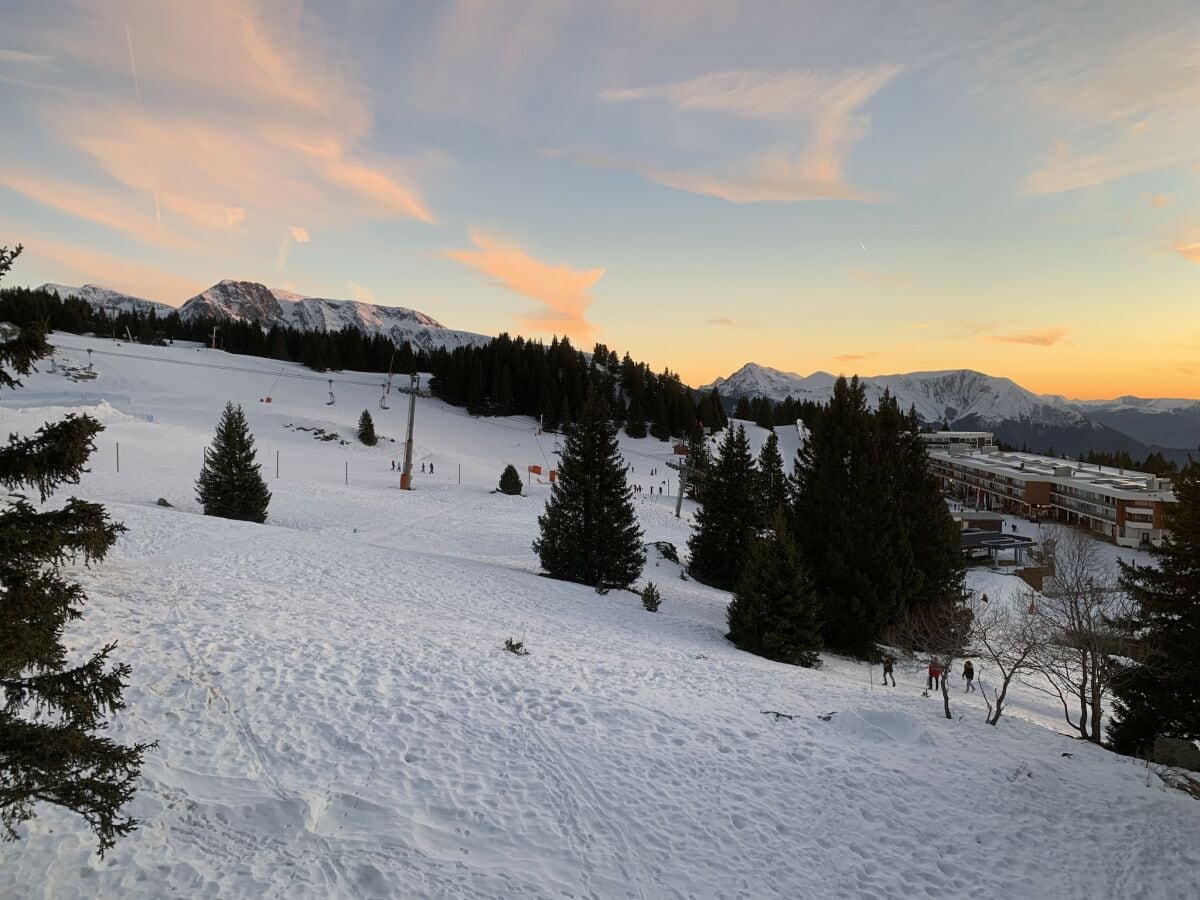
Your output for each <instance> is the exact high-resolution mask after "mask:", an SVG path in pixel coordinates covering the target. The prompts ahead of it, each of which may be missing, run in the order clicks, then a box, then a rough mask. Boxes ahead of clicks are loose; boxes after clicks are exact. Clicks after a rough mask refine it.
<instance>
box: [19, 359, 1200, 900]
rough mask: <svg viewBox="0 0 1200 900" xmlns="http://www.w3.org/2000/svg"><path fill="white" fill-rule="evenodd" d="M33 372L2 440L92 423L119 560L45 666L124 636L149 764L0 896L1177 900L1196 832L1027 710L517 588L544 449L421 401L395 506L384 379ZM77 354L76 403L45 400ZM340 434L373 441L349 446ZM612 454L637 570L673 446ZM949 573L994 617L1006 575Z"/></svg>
mask: <svg viewBox="0 0 1200 900" xmlns="http://www.w3.org/2000/svg"><path fill="white" fill-rule="evenodd" d="M55 343H56V344H57V345H58V346H59V348H60V350H59V356H58V366H57V368H58V371H57V372H56V373H53V374H52V373H50V372H48V371H47V370H46V367H45V366H43V372H42V373H40V374H38V375H35V376H31V377H29V378H28V379H26V387H25V388H23V389H22V390H20V391H18V392H16V393H12V392H6V393H5V394H4V395H0V404H2V406H3V408H0V427H2V428H3V429H4V430H5V431H6V433H10V432H28V431H30V430H32V429H34V428H36V427H37V426H38V425H39V424H40V423H41V422H42V421H44V420H46V419H48V418H53V417H57V416H60V415H61V414H63V413H64V412H65V411H67V410H69V409H74V408H79V407H81V406H86V407H87V408H88V411H89V412H90V413H91V414H93V415H96V416H98V417H99V418H100V419H101V420H102V421H103V422H104V423H105V425H106V426H107V430H106V431H105V432H104V433H103V434H101V435H100V437H99V439H98V442H97V448H98V449H97V453H96V454H95V455H94V457H93V462H92V471H91V473H90V474H88V475H87V476H85V478H84V480H83V483H82V485H81V486H80V487H79V488H78V489H77V491H76V493H78V494H79V495H80V496H84V497H88V498H92V499H98V500H102V501H104V502H105V503H106V504H108V506H109V509H110V511H111V513H112V515H113V516H114V517H115V518H117V519H119V520H121V521H123V522H124V523H125V524H126V525H127V526H128V528H129V531H128V533H127V534H126V535H125V536H124V537H123V538H122V539H121V541H120V542H119V543H118V545H117V547H116V548H115V549H114V551H113V553H112V554H111V555H110V557H109V559H108V560H107V561H106V562H105V563H103V564H102V565H99V566H96V567H94V568H93V569H90V570H88V569H83V568H79V569H78V571H77V574H78V577H79V578H80V580H81V581H82V582H83V583H84V585H85V587H86V589H87V591H88V593H89V596H90V598H91V601H90V604H89V608H88V610H87V614H86V616H85V618H84V620H83V623H82V624H81V625H80V627H79V628H78V629H77V630H75V631H73V632H72V633H71V635H70V638H71V640H70V643H71V644H72V645H73V646H77V647H79V648H80V651H81V652H82V651H83V650H85V649H87V648H91V647H94V646H96V645H98V644H101V643H103V642H105V641H107V640H110V639H117V640H118V641H119V642H120V646H119V649H118V653H117V657H118V658H119V659H120V660H122V661H127V662H129V663H130V664H132V666H133V675H132V683H131V685H130V687H129V689H128V691H127V693H126V699H127V700H128V702H129V709H128V710H127V711H126V712H125V713H124V714H122V715H120V716H119V717H117V719H116V721H115V722H114V725H113V729H112V731H113V734H114V736H115V737H117V738H118V739H122V740H149V739H157V740H158V741H159V742H160V746H159V748H158V749H157V750H154V751H152V752H150V753H149V754H148V756H147V765H146V767H145V770H144V773H143V774H144V785H143V787H142V789H141V791H140V792H139V794H138V796H137V798H136V800H135V802H134V804H133V808H132V812H133V813H134V814H135V815H136V816H137V817H138V818H140V819H142V820H143V825H142V827H141V828H140V829H139V830H138V831H137V832H136V833H135V834H133V835H132V836H130V837H129V838H127V839H125V840H124V841H122V842H121V843H120V844H118V846H117V848H116V849H115V850H114V851H112V852H111V853H110V854H109V855H108V857H106V858H105V859H104V860H103V861H99V860H98V859H97V858H96V857H95V856H94V854H93V849H92V848H93V846H94V844H93V842H92V840H91V839H90V836H89V835H88V833H87V832H86V831H85V830H84V829H83V828H82V827H81V825H80V823H79V821H78V820H76V819H73V818H72V817H70V816H67V815H65V814H63V813H61V812H59V811H56V810H54V809H52V808H43V809H42V810H41V811H40V815H39V818H38V819H37V820H35V821H34V822H33V823H31V824H30V825H29V827H28V828H26V829H25V834H24V837H23V839H22V840H21V841H19V842H17V843H15V844H4V845H0V896H2V897H6V898H7V897H54V898H59V897H80V898H93V897H146V898H158V897H168V896H183V897H254V898H262V897H286V898H299V897H322V898H325V897H455V898H460V897H461V898H468V897H470V898H475V897H480V898H482V897H489V898H490V897H509V896H530V897H576V898H582V897H638V898H658V897H670V898H676V897H677V898H684V897H744V898H757V897H788V898H838V897H845V898H893V897H894V898H905V900H910V898H922V897H924V898H935V897H936V898H940V897H961V896H970V897H972V898H977V900H978V898H992V897H995V898H1003V897H1013V898H1071V897H1081V898H1082V897H1088V898H1103V897H1113V898H1118V897H1147V898H1160V897H1161V898H1167V897H1170V898H1192V897H1196V896H1200V804H1197V803H1196V802H1195V801H1194V800H1191V799H1189V798H1187V797H1185V796H1183V795H1182V794H1178V793H1173V792H1168V791H1165V790H1163V788H1162V787H1161V785H1159V784H1158V783H1157V781H1156V780H1155V779H1153V778H1149V779H1148V777H1147V772H1146V770H1145V769H1144V768H1143V767H1141V766H1139V765H1138V764H1137V763H1136V762H1134V761H1132V760H1128V759H1123V758H1121V757H1117V756H1114V755H1112V754H1110V753H1107V752H1106V751H1103V750H1101V749H1098V748H1096V747H1093V746H1091V745H1083V744H1080V743H1079V742H1077V741H1073V740H1071V739H1070V738H1068V737H1066V736H1065V735H1062V734H1059V733H1056V731H1055V730H1054V729H1055V728H1056V727H1058V726H1057V716H1058V713H1057V711H1056V710H1055V709H1054V708H1053V707H1052V706H1051V705H1049V704H1048V703H1047V702H1046V701H1045V698H1043V697H1041V696H1040V695H1037V694H1034V693H1031V692H1028V691H1026V690H1023V689H1021V688H1018V689H1017V696H1016V697H1015V698H1014V704H1013V706H1012V708H1011V709H1010V710H1009V713H1010V715H1008V716H1007V717H1006V718H1005V719H1003V720H1002V721H1001V724H1000V725H999V726H998V727H995V728H992V727H990V726H988V725H986V724H985V723H984V722H983V708H982V703H981V702H980V701H979V700H978V699H977V697H976V696H975V695H972V696H970V697H967V698H963V697H962V696H961V695H956V696H955V698H954V703H955V711H956V713H957V714H958V715H960V716H961V717H960V718H956V719H955V720H952V721H947V720H946V719H944V718H941V703H940V699H938V698H924V697H922V696H921V691H922V689H923V688H924V675H923V673H917V672H910V671H903V670H902V671H899V672H898V681H899V686H898V687H896V688H890V687H888V688H884V687H881V686H880V685H879V684H878V683H877V682H878V675H879V671H878V669H875V670H873V671H872V670H871V669H870V668H869V667H867V666H863V665H859V664H857V663H854V662H851V661H847V660H843V659H840V658H837V657H832V656H827V657H826V661H825V666H824V668H822V669H821V670H818V671H808V670H800V669H795V668H791V667H787V666H782V665H777V664H774V663H771V662H768V661H766V660H762V659H759V658H757V657H754V656H750V655H748V654H744V653H741V652H739V651H738V650H736V649H735V648H733V647H732V645H730V644H729V643H728V642H727V641H725V639H724V637H723V633H724V624H725V623H724V610H725V605H726V603H727V602H728V595H726V594H723V593H722V592H719V591H714V590H710V589H708V588H704V587H702V586H699V585H697V584H696V583H695V582H692V581H683V580H681V578H680V577H679V571H680V570H679V567H678V566H677V565H675V564H674V563H671V562H669V561H667V560H664V559H661V558H660V557H659V556H658V555H657V554H656V553H652V554H651V559H650V561H649V562H648V564H647V569H646V572H645V578H646V579H649V580H653V581H655V582H656V583H657V584H658V585H659V586H660V588H661V591H662V594H663V606H662V610H661V612H659V613H658V614H656V615H653V614H650V613H647V612H645V611H644V610H643V609H642V608H641V604H640V601H639V600H638V598H637V597H635V596H634V595H632V594H629V593H624V592H614V593H611V594H609V595H607V596H598V595H596V594H595V593H593V592H592V591H590V590H588V589H586V588H582V587H577V586H572V585H566V584H562V583H559V582H554V581H551V580H549V579H545V578H541V577H539V576H538V575H537V561H536V558H535V556H534V554H533V553H532V551H531V549H530V542H531V541H532V539H533V537H534V536H535V533H536V517H537V515H538V513H539V512H540V510H541V507H542V504H543V502H544V500H545V497H546V496H547V493H548V486H546V485H540V484H537V483H534V484H533V485H531V486H530V487H529V488H528V496H526V497H505V496H503V495H500V494H494V493H491V491H492V489H493V488H494V486H495V484H496V481H497V479H498V477H499V474H500V471H501V469H502V468H503V466H504V464H505V463H508V462H511V463H513V464H515V465H516V466H517V467H518V469H520V470H521V471H524V470H525V467H526V466H527V465H529V464H531V463H534V464H541V465H542V466H543V468H544V469H546V468H549V467H550V466H551V465H552V461H553V458H554V444H555V439H554V436H553V435H542V436H538V435H537V434H536V433H535V428H534V426H533V423H532V422H531V421H529V420H526V419H496V420H488V419H473V418H471V417H469V416H467V415H466V414H465V413H464V412H463V411H462V410H458V409H455V408H452V407H448V406H445V405H444V404H441V403H440V402H438V401H434V400H429V399H422V400H420V401H419V402H418V408H417V427H416V440H415V442H414V443H415V450H416V452H415V459H416V461H417V464H418V475H417V477H416V490H414V491H411V492H401V491H399V490H398V489H397V476H396V475H395V473H393V472H392V471H391V468H390V463H391V461H392V460H393V459H395V458H398V457H399V456H400V449H399V448H400V444H399V443H398V442H397V443H395V444H393V443H391V442H390V441H388V440H387V438H397V439H400V438H401V437H402V434H403V426H404V417H405V412H406V402H405V399H406V398H403V397H402V396H396V395H393V396H392V398H391V400H390V405H391V409H390V410H380V409H379V408H378V400H379V394H380V390H379V388H378V386H366V387H359V386H354V385H345V384H335V385H334V391H335V394H336V397H337V404H336V405H335V406H326V405H325V400H326V399H327V396H326V395H327V391H328V388H327V386H326V385H325V384H324V383H323V382H319V381H307V380H300V379H288V378H280V379H278V383H277V384H276V385H275V387H274V389H273V390H272V382H273V381H274V380H275V376H276V374H277V373H278V372H279V370H280V368H281V366H280V365H279V364H277V363H270V362H269V361H267V360H260V359H251V358H247V357H232V356H227V355H225V354H222V353H215V352H212V351H208V350H203V349H197V348H194V347H184V346H176V347H173V348H159V349H155V348H147V347H136V346H130V345H124V346H118V345H114V344H113V343H111V342H105V341H99V340H89V339H84V338H77V337H72V336H68V335H61V336H56V337H55ZM88 347H91V348H92V349H93V350H95V351H97V352H96V353H94V354H93V362H94V365H95V369H96V372H97V377H96V378H95V379H94V380H87V381H75V380H72V378H71V377H68V375H69V374H70V373H67V372H66V371H65V368H66V367H76V368H77V367H78V366H80V365H82V364H85V363H86V352H85V350H86V348H88ZM101 350H104V351H107V352H109V353H126V354H130V355H129V356H104V355H101V354H100V353H99V351H101ZM132 356H136V357H146V358H144V359H139V358H131V357H132ZM167 360H171V362H168V361H167ZM183 362H188V363H201V364H203V365H204V366H208V365H224V366H231V367H234V368H249V369H255V370H257V371H258V372H259V373H260V374H251V373H246V372H239V371H232V370H229V369H216V368H206V367H205V368H202V367H200V366H193V365H183V364H181V363H183ZM283 368H284V369H286V370H287V371H290V372H295V373H298V374H303V373H304V370H301V369H298V368H296V367H292V366H284V367H283ZM309 374H311V373H309ZM335 377H338V378H344V379H346V380H361V381H363V382H366V383H367V384H368V385H371V384H374V383H375V382H377V381H378V380H379V379H378V376H373V375H350V374H346V375H339V376H335ZM268 391H271V395H272V400H273V402H272V403H271V404H269V405H268V404H265V403H260V402H259V398H260V397H263V396H266V394H267V392H268ZM226 399H233V400H235V401H239V402H241V403H242V404H243V405H244V406H245V408H246V411H247V413H248V416H249V419H250V423H251V426H252V428H253V430H254V432H255V434H256V436H257V439H258V446H259V448H260V459H261V460H262V461H263V464H264V466H263V467H264V473H265V474H266V475H267V476H268V481H269V484H270V487H271V490H272V491H273V492H274V498H273V500H272V503H271V513H270V519H269V521H268V524H267V525H265V526H259V525H251V524H244V523H235V522H228V521H224V520H220V519H213V518H206V517H204V516H201V515H199V514H198V507H197V504H196V502H195V499H194V491H193V484H194V481H195V478H196V475H197V472H198V469H199V466H200V461H201V451H202V448H203V447H204V446H205V445H206V444H207V443H208V442H209V440H210V439H211V434H212V429H213V426H214V424H215V422H216V419H217V417H218V415H219V412H220V408H221V406H222V405H223V404H224V402H225V401H226ZM363 409H370V410H371V412H372V414H373V415H374V416H375V418H376V428H377V431H379V432H380V434H381V435H383V436H384V437H385V440H384V442H383V443H382V444H381V445H380V446H378V447H375V448H366V447H362V446H361V445H359V444H357V443H356V442H354V441H353V433H354V424H355V423H356V421H357V419H358V416H359V414H360V413H361V411H362V410H363ZM296 426H303V427H308V428H311V427H319V428H324V429H326V430H328V431H336V432H339V433H340V434H341V435H342V436H343V437H344V438H345V439H347V440H349V441H350V443H349V444H346V445H342V444H340V443H337V442H321V441H317V440H314V438H313V437H312V434H311V432H305V431H298V430H296ZM780 431H781V438H782V441H783V444H784V446H783V450H784V453H785V457H787V458H790V456H791V454H792V453H793V452H794V450H795V439H794V435H793V434H785V433H784V429H780ZM763 435H764V433H763V432H761V431H760V430H757V429H754V430H753V435H752V436H753V439H754V442H755V446H756V447H757V445H758V444H759V443H761V440H762V438H763ZM118 443H119V444H120V472H119V473H118V472H117V465H116V463H117V460H116V456H117V453H116V450H117V447H116V445H117V444H118ZM624 447H625V450H626V454H627V458H628V460H629V462H630V463H631V465H632V466H634V469H635V471H634V472H633V474H632V475H631V477H630V480H631V481H632V482H636V483H639V484H642V485H643V486H645V487H649V486H650V485H652V484H653V485H655V486H657V485H658V484H659V483H660V482H663V481H667V479H668V475H670V476H672V477H671V479H670V481H669V482H668V483H667V484H666V485H665V486H666V487H667V488H668V491H667V494H664V496H662V497H661V498H659V497H657V496H656V497H655V498H654V500H651V499H649V497H644V498H643V499H642V500H640V501H639V503H638V509H639V513H640V516H641V521H642V525H643V528H644V530H645V533H646V539H647V541H659V540H661V541H670V542H672V543H674V544H675V545H676V546H678V547H680V548H682V547H683V545H684V543H685V541H686V538H687V534H688V528H689V526H688V523H687V518H686V516H687V513H686V512H685V518H684V520H682V521H680V520H676V519H675V518H674V516H673V506H674V504H673V500H672V498H671V497H670V496H669V493H670V488H671V487H672V486H673V485H674V479H673V474H674V473H673V472H670V470H668V469H667V468H666V467H665V465H664V462H665V461H666V460H667V459H668V458H669V449H670V448H669V445H666V444H662V443H660V442H658V441H655V440H652V439H647V440H642V441H629V440H626V441H624ZM276 453H278V455H279V461H280V466H279V472H280V476H279V478H278V479H276V478H275V477H274V475H275V465H274V463H275V455H276ZM422 462H424V463H426V464H427V465H428V464H429V463H433V464H434V474H432V475H428V474H427V475H425V476H421V475H420V474H419V468H420V463H422ZM460 466H461V484H460V483H459V478H460V476H459V472H460V468H459V467H460ZM652 467H657V468H658V469H659V473H660V474H659V476H657V477H653V478H652V477H650V476H649V470H650V468H652ZM347 479H348V482H349V483H348V484H347V483H346V482H347ZM66 495H67V492H65V491H64V492H62V493H61V494H60V495H59V498H58V499H59V500H61V499H63V498H64V497H65V496H66ZM159 497H163V498H165V499H166V500H168V501H169V502H170V503H172V504H174V506H173V508H162V507H159V506H156V505H155V501H156V500H157V499H158V498H159ZM685 510H687V511H689V512H690V504H686V503H685ZM971 578H972V583H973V584H974V585H975V586H977V587H979V588H980V589H983V590H988V591H989V594H990V595H992V596H1002V595H1003V594H1004V593H1006V592H1007V590H1008V588H1009V586H1010V583H1015V582H1016V579H1014V578H1012V577H1011V576H1006V575H1002V574H998V573H993V572H991V571H988V570H982V571H978V570H977V571H973V572H972V574H971ZM1012 587H1013V588H1014V589H1015V584H1012ZM992 592H995V593H994V594H993V593H992ZM510 636H511V637H513V638H516V639H519V640H523V641H524V642H525V643H526V645H527V646H528V648H529V651H530V653H529V655H528V656H525V657H519V656H515V655H513V654H511V653H508V652H506V651H505V650H504V649H503V643H504V640H505V638H507V637H510ZM983 674H984V678H985V680H986V677H987V672H986V671H985V672H984V673H983ZM959 689H960V688H959ZM762 710H779V711H781V712H784V713H787V714H789V715H794V716H796V718H794V719H790V720H789V719H777V718H776V717H774V716H769V715H764V714H763V713H762V712H761V711H762ZM829 713H836V714H835V715H833V716H832V718H830V719H829V720H828V721H825V720H823V719H821V718H819V716H824V715H827V714H829ZM1064 753H1071V754H1073V755H1072V756H1071V757H1064V756H1063V754H1064Z"/></svg>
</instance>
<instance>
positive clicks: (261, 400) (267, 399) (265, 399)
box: [258, 368, 283, 403]
mask: <svg viewBox="0 0 1200 900" xmlns="http://www.w3.org/2000/svg"><path fill="white" fill-rule="evenodd" d="M282 377H283V369H282V368H281V369H280V370H279V374H278V375H276V376H275V380H274V381H272V382H271V389H270V390H269V391H267V396H265V397H259V398H258V402H259V403H270V402H271V397H272V396H273V395H274V393H275V385H277V384H279V379H280V378H282Z"/></svg>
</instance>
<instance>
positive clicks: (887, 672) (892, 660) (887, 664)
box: [883, 653, 896, 687]
mask: <svg viewBox="0 0 1200 900" xmlns="http://www.w3.org/2000/svg"><path fill="white" fill-rule="evenodd" d="M895 665H896V657H894V656H892V655H891V654H890V653H889V654H888V655H887V656H885V657H884V658H883V683H884V684H887V683H888V678H889V676H890V677H891V679H892V687H895V686H896V675H895V673H894V672H893V671H892V669H893V667H894V666H895Z"/></svg>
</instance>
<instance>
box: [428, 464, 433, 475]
mask: <svg viewBox="0 0 1200 900" xmlns="http://www.w3.org/2000/svg"><path fill="white" fill-rule="evenodd" d="M429 474H430V475H432V474H433V463H430V464H429Z"/></svg>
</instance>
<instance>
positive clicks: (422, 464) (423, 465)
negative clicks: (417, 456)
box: [421, 463, 425, 475]
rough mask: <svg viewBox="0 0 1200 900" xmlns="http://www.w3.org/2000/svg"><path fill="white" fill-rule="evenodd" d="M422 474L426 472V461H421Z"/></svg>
mask: <svg viewBox="0 0 1200 900" xmlns="http://www.w3.org/2000/svg"><path fill="white" fill-rule="evenodd" d="M421 474H422V475H424V474H425V463H421Z"/></svg>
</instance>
